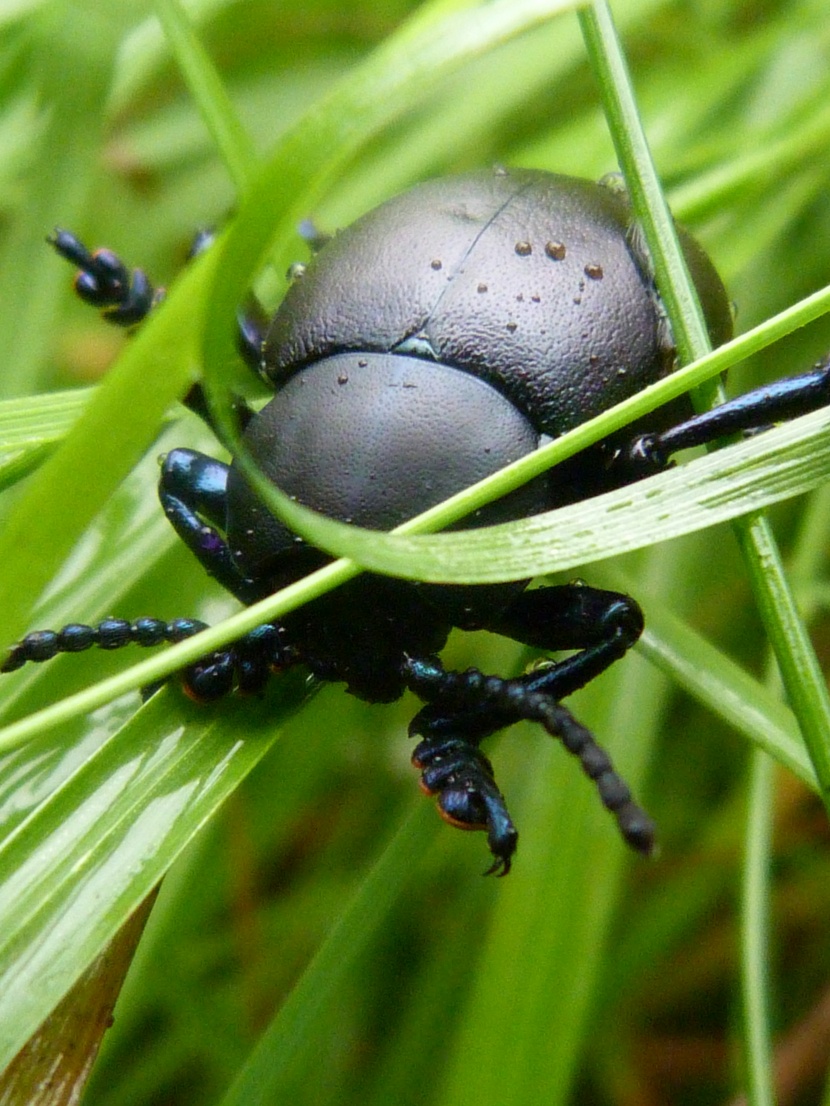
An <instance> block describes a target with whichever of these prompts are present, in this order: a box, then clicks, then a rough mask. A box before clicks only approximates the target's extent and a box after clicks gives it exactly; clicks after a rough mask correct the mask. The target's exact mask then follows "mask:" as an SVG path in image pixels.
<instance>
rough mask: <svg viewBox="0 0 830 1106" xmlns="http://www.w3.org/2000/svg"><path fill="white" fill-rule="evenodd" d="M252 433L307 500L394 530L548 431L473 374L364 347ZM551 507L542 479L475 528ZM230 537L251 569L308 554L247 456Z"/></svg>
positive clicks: (322, 368) (312, 371)
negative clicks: (251, 471)
mask: <svg viewBox="0 0 830 1106" xmlns="http://www.w3.org/2000/svg"><path fill="white" fill-rule="evenodd" d="M245 441H246V443H247V445H248V447H249V448H250V450H251V452H252V454H253V456H254V458H255V459H256V461H257V462H258V464H259V465H260V467H261V468H262V470H263V472H264V473H265V474H266V475H267V476H268V477H270V479H271V480H273V481H274V483H275V484H278V485H279V487H280V488H281V489H282V491H284V492H286V493H287V494H288V495H292V496H295V497H296V499H297V500H298V502H300V503H302V504H304V505H305V506H307V507H311V508H313V509H314V510H317V511H321V512H322V513H324V514H326V515H328V516H330V517H332V518H336V519H339V520H341V521H349V522H354V523H356V524H358V525H360V526H365V527H369V528H372V529H378V530H389V529H391V528H392V527H394V526H396V525H398V524H399V523H401V522H403V521H404V520H405V519H407V518H411V517H412V516H413V515H416V514H418V513H419V512H421V511H424V510H426V509H427V508H428V507H431V506H433V505H434V504H436V503H439V502H440V501H441V500H443V499H446V498H447V497H448V496H450V495H452V494H454V493H455V492H458V491H461V490H462V489H463V488H466V487H467V486H468V485H470V484H473V483H475V482H476V481H477V480H481V479H483V478H484V477H485V476H488V475H490V473H493V472H495V471H497V470H498V469H500V468H501V467H502V466H503V465H506V464H508V463H509V462H510V461H514V460H516V459H517V458H519V457H522V456H524V455H525V454H527V453H529V452H531V451H532V450H533V449H535V448H536V446H537V445H538V441H539V436H538V434H537V433H536V431H535V430H534V428H533V427H532V426H531V425H530V423H529V422H528V420H527V419H526V418H525V417H524V416H523V415H522V414H521V413H520V412H519V411H518V410H517V409H516V408H515V407H514V406H513V405H512V404H511V403H510V402H509V400H507V399H505V397H504V396H503V395H501V394H500V393H499V392H497V391H496V390H495V389H494V388H492V387H490V385H489V384H487V383H485V382H484V381H483V380H480V379H478V378H477V377H474V376H471V375H470V374H469V373H465V372H460V371H459V370H457V369H453V368H450V367H448V366H446V365H437V364H433V363H432V362H428V361H422V360H420V359H417V358H413V357H405V356H400V355H394V354H371V353H369V354H366V353H363V354H341V355H338V356H336V357H329V358H326V359H324V360H322V361H319V362H317V363H315V364H313V365H309V366H308V367H306V368H304V369H302V370H301V371H300V372H298V373H297V374H296V375H295V376H293V377H292V378H291V379H290V380H289V381H288V382H287V383H286V384H285V386H284V387H283V388H282V389H281V390H280V391H279V392H278V393H277V394H276V395H275V396H274V398H273V399H272V400H271V401H270V402H269V403H268V404H267V405H266V406H265V407H264V408H263V409H262V411H261V412H260V413H259V414H258V415H257V416H255V417H254V418H253V419H252V421H251V422H250V424H249V425H248V428H247V429H246V432H245ZM543 508H544V498H543V494H542V487H541V485H540V484H538V483H537V484H535V485H533V484H531V485H528V486H526V487H524V488H522V489H519V491H517V492H515V493H513V494H512V495H510V496H508V497H506V498H505V499H503V500H500V501H499V502H497V503H495V504H492V505H490V506H488V507H486V508H484V509H483V510H482V511H480V512H478V513H477V514H476V515H474V516H472V518H471V519H469V520H465V525H476V524H483V523H485V522H486V523H492V522H499V521H504V520H506V519H510V518H517V517H520V516H523V515H528V514H532V513H534V512H537V511H540V510H542V509H543ZM228 540H229V544H230V548H231V550H232V553H233V556H234V559H235V561H236V562H237V564H238V565H239V567H240V568H241V569H242V570H243V571H244V572H245V573H247V574H249V575H254V576H262V575H263V573H264V572H265V571H266V568H265V566H269V565H272V564H273V563H274V562H275V560H276V559H277V558H284V559H287V560H290V559H291V554H292V553H293V552H294V551H298V553H300V554H302V548H301V547H299V546H298V543H297V542H296V541H295V539H294V537H293V535H291V534H290V533H289V532H288V530H287V529H286V528H285V527H283V525H282V524H281V523H280V522H278V521H277V520H276V519H274V518H273V517H272V516H271V515H270V514H269V512H268V511H267V509H266V508H265V507H264V506H263V505H262V504H261V503H259V502H258V500H257V498H256V496H255V495H254V493H253V492H252V491H251V489H250V488H249V487H248V485H247V483H246V482H245V480H244V477H243V476H242V474H241V471H240V469H239V467H238V466H237V465H236V464H234V465H232V466H231V470H230V475H229V481H228ZM284 567H287V566H280V571H282V569H283V568H284Z"/></svg>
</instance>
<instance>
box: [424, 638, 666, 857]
mask: <svg viewBox="0 0 830 1106" xmlns="http://www.w3.org/2000/svg"><path fill="white" fill-rule="evenodd" d="M556 667H557V666H556V665H554V666H552V669H551V670H552V671H554V672H555V669H556ZM404 672H405V678H406V680H407V686H409V687H410V688H411V690H413V691H414V692H415V693H416V695H419V696H420V697H421V698H423V699H426V700H427V701H428V702H429V703H430V705H429V706H427V707H425V708H424V710H422V711H421V712H420V713H419V714H418V715H417V717H416V718H415V719H414V721H413V723H412V731H413V732H415V733H419V734H422V735H424V736H425V738H426V740H425V741H424V742H422V743H421V745H419V746H418V748H417V749H416V750H415V756H414V758H413V759H414V760H415V763H416V765H417V766H420V765H421V764H423V763H427V764H429V761H428V759H427V758H426V757H425V752H428V751H430V750H431V749H433V748H436V749H437V750H438V756H439V763H442V762H441V760H440V758H444V757H447V755H448V753H450V752H451V753H453V754H454V755H456V756H457V755H458V753H457V747H459V746H460V748H461V750H462V751H463V750H464V749H469V752H468V753H467V754H466V757H462V759H461V761H460V767H458V768H457V767H456V766H455V764H454V763H453V762H452V760H451V759H450V761H449V765H450V767H449V769H448V771H447V774H446V775H447V778H446V780H445V779H444V777H443V776H439V778H438V780H437V786H434V787H433V788H429V787H428V785H430V784H432V783H433V780H432V778H431V777H429V776H428V775H427V773H424V776H423V780H424V785H425V787H426V788H427V789H428V790H431V791H437V792H438V794H439V803H440V795H441V793H442V791H443V790H444V789H445V788H448V789H449V790H450V795H451V799H452V800H453V801H454V799H455V792H456V791H457V790H459V788H460V789H462V790H466V792H467V793H468V794H469V796H470V798H469V807H470V809H471V811H472V812H473V814H475V812H476V810H477V809H481V808H482V807H484V808H485V809H486V805H485V792H484V789H483V788H482V787H481V785H480V777H479V776H478V775H477V774H476V771H475V770H476V768H478V767H479V762H478V761H475V760H474V759H473V755H472V754H473V753H474V752H477V744H478V742H479V741H481V740H482V738H484V737H485V736H486V735H487V734H489V733H493V732H494V730H495V729H497V728H499V729H500V728H502V727H503V726H506V725H509V724H511V723H513V722H518V721H521V720H524V721H528V722H538V723H540V725H542V726H543V727H544V729H545V730H547V732H548V733H549V734H550V735H551V736H552V737H556V738H558V739H560V740H561V741H562V744H563V745H564V746H565V748H566V749H567V750H568V752H569V753H572V754H573V755H574V756H576V757H577V758H578V760H579V762H580V764H581V766H582V770H583V771H584V773H585V774H586V776H588V777H589V779H591V780H593V782H594V784H595V786H596V788H597V791H598V793H599V797H600V800H601V801H602V804H603V806H604V807H605V808H606V809H607V810H608V811H610V812H611V813H612V814H613V815H614V817H615V818H616V820H617V825H618V827H619V830H620V833H621V834H622V836H623V837H624V839H625V840H626V842H627V843H628V844H629V845H630V846H631V847H632V848H634V849H636V850H637V851H638V852H641V853H644V854H645V855H649V854H651V853H652V852H653V851H654V847H655V829H654V823H653V822H652V820H651V819H650V818H649V816H648V815H647V814H646V813H645V811H643V810H642V809H641V808H640V807H639V806H638V805H637V803H636V802H634V800H633V798H632V796H631V791H630V790H629V788H628V786H627V784H626V783H625V781H624V780H623V779H622V778H621V776H619V775H618V773H617V772H616V771H615V770H614V766H613V765H612V763H611V759H610V757H609V756H608V754H607V753H606V752H605V750H604V749H603V748H602V747H601V746H600V745H598V744H597V741H596V739H595V738H594V736H593V734H592V733H591V732H590V730H588V729H587V728H586V727H585V726H583V725H582V723H581V722H579V721H578V720H577V719H576V718H574V716H573V715H572V714H571V712H570V711H569V710H567V708H565V707H563V706H562V704H561V703H559V702H557V700H556V699H555V698H554V696H553V695H551V694H550V692H549V691H548V690H547V689H546V688H545V687H544V686H543V681H542V679H540V677H539V676H538V674H533V675H532V676H531V677H518V678H516V679H503V678H501V677H499V676H485V675H483V674H482V673H481V672H479V671H477V670H476V669H469V670H468V671H467V672H447V671H446V670H445V669H444V668H442V667H441V665H440V663H439V662H438V661H437V659H436V658H434V657H430V658H425V659H419V660H414V659H409V660H407V662H406V663H405V668H404ZM453 731H454V733H455V735H456V736H455V737H454V738H453V737H450V736H448V735H449V734H451V733H453ZM458 735H461V736H458ZM479 756H481V754H479ZM481 759H482V760H484V758H483V757H482V758H481ZM484 763H485V765H487V766H489V762H488V761H486V760H484ZM487 779H489V782H490V784H491V785H492V786H493V787H495V784H494V782H493V778H492V770H491V771H490V775H489V777H486V778H485V781H484V782H485V783H486V782H487ZM497 794H498V793H497ZM499 798H500V796H499ZM501 805H502V809H503V811H504V816H505V817H508V816H507V811H506V809H504V802H503V800H502V801H501ZM468 821H471V819H468ZM508 821H509V818H508ZM486 828H487V829H488V831H490V832H491V833H496V834H497V833H498V824H497V823H493V822H491V821H490V820H489V819H488V821H487V822H486ZM511 828H512V824H511ZM513 832H514V833H515V830H514V831H513ZM513 848H515V839H514V840H513ZM491 850H492V851H493V852H494V855H496V856H497V858H498V857H500V858H501V860H502V861H504V860H505V859H506V860H507V861H508V862H509V855H508V856H507V857H505V856H504V855H503V854H500V853H498V852H497V850H495V849H493V846H492V845H491ZM510 853H512V849H511V850H510Z"/></svg>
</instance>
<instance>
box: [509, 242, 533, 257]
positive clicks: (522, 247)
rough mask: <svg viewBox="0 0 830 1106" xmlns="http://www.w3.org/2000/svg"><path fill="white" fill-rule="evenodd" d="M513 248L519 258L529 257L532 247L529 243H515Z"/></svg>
mask: <svg viewBox="0 0 830 1106" xmlns="http://www.w3.org/2000/svg"><path fill="white" fill-rule="evenodd" d="M513 248H514V249H515V251H516V253H517V254H518V255H519V257H530V255H531V254H532V253H533V247H532V246H531V244H530V243H529V242H525V241H521V242H517V243H516V245H515V246H514V247H513Z"/></svg>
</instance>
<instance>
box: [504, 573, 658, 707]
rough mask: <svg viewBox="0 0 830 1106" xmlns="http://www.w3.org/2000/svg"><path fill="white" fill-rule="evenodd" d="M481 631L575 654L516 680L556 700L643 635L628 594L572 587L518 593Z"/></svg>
mask: <svg viewBox="0 0 830 1106" xmlns="http://www.w3.org/2000/svg"><path fill="white" fill-rule="evenodd" d="M482 628H483V629H485V630H490V631H492V632H493V633H496V634H501V635H503V636H504V637H510V638H513V640H514V641H520V642H521V643H522V644H523V645H530V646H533V647H534V648H537V649H545V650H548V651H550V652H557V651H559V650H565V649H576V650H578V652H576V653H575V654H574V655H573V656H572V657H568V658H566V659H565V660H562V661H558V662H557V663H556V664H554V665H550V666H546V667H544V668H542V669H540V670H539V671H538V672H536V673H531V674H530V675H528V676H525V677H522V678H523V679H524V681H525V683H526V686H527V689H528V691H544V692H545V694H547V695H550V696H552V697H553V698H554V699H557V700H559V699H565V698H567V696H568V695H572V694H573V693H574V692H575V691H578V690H579V688H581V687H584V686H585V685H586V684H587V683H590V681H591V680H593V679H595V678H596V677H597V676H599V674H600V673H601V672H604V671H605V669H606V668H608V666H609V665H611V664H613V663H614V661H617V660H619V659H620V657H622V656H624V655H625V653H627V652H628V650H629V649H630V648H631V646H632V645H633V644H634V643H635V642H636V641H637V639H638V638H639V636H640V634H641V633H642V632H643V614H642V611H641V610H640V608H639V606H638V605H637V603H636V602H635V601H634V600H633V599H632V598H631V597H630V596H628V595H623V594H622V593H621V592H616V591H602V590H600V589H599V588H592V587H588V586H587V585H586V584H577V583H573V584H562V585H559V586H557V587H543V588H535V589H534V590H532V591H523V592H520V593H519V594H518V595H517V596H515V597H514V598H513V600H512V602H511V603H510V605H509V606H508V607H507V608H506V609H505V610H503V611H501V612H499V613H497V614H495V615H494V616H493V617H492V618H490V619H488V620H487V621H486V623H485V624H484V625H483V627H482Z"/></svg>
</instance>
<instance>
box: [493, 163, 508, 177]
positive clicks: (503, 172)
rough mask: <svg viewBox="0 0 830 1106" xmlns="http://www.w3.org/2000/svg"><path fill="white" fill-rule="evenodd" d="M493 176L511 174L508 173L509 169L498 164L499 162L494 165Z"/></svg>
mask: <svg viewBox="0 0 830 1106" xmlns="http://www.w3.org/2000/svg"><path fill="white" fill-rule="evenodd" d="M493 176H494V177H509V176H510V174H509V173H508V171H507V169H505V167H504V166H503V165H498V164H497V165H494V166H493Z"/></svg>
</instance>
